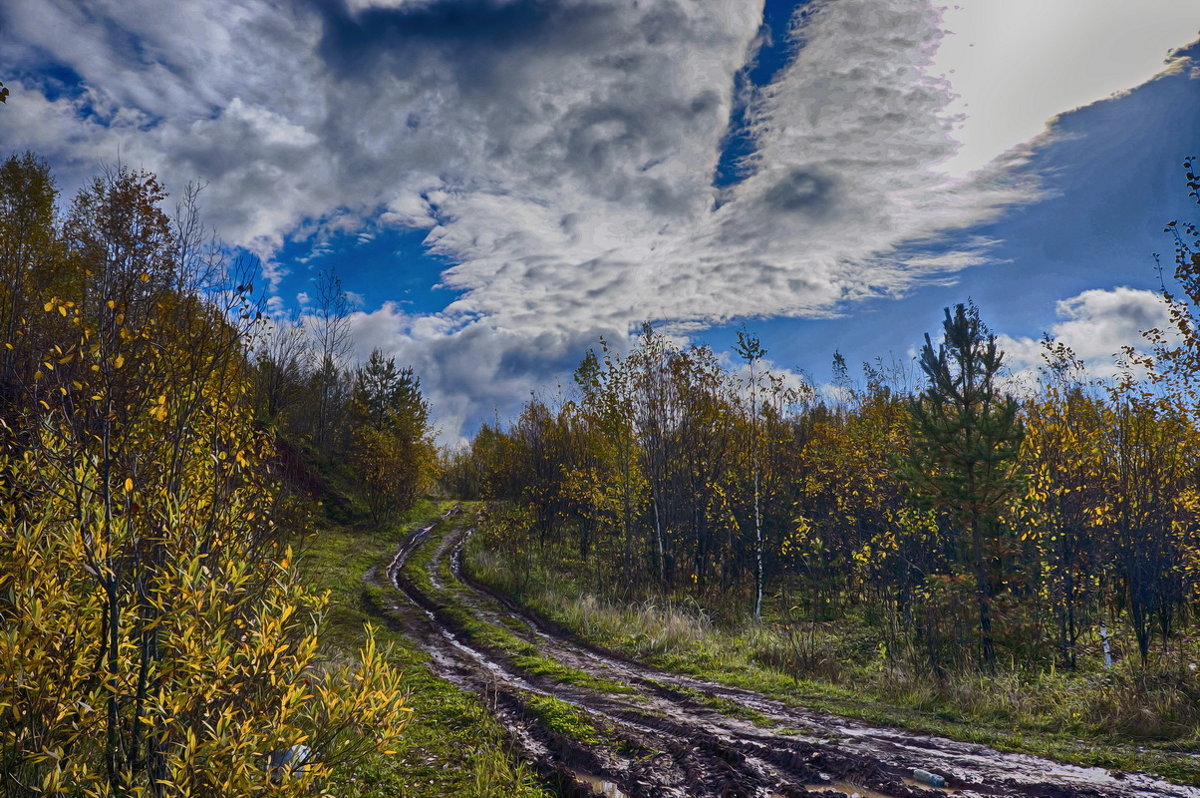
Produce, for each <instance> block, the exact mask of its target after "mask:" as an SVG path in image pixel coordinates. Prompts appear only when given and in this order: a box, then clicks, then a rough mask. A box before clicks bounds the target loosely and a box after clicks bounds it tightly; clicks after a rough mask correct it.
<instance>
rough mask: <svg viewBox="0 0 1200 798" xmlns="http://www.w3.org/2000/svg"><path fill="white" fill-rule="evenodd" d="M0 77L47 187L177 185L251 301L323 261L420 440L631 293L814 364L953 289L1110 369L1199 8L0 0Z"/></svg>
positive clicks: (1130, 305)
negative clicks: (426, 414) (419, 395)
mask: <svg viewBox="0 0 1200 798" xmlns="http://www.w3.org/2000/svg"><path fill="white" fill-rule="evenodd" d="M0 71H2V73H3V74H0V80H3V81H4V83H5V85H6V86H7V87H8V88H10V89H11V91H12V94H11V95H10V97H9V100H8V103H7V105H6V106H4V107H0V150H3V151H6V152H19V151H23V150H26V149H32V150H33V151H35V152H37V153H39V154H40V155H42V156H43V157H45V158H46V159H47V160H48V161H49V162H50V164H51V166H52V167H53V168H54V171H55V174H56V176H57V178H58V181H59V185H60V188H61V189H62V190H63V193H64V196H67V197H69V196H70V195H71V194H72V193H73V191H74V190H75V189H76V188H77V187H78V186H79V185H81V184H82V183H83V181H85V180H87V179H88V178H89V177H90V176H91V175H93V174H95V173H96V171H97V169H98V168H99V166H100V165H102V164H105V163H113V162H115V161H117V160H120V161H121V162H122V163H125V164H128V165H130V166H132V167H135V168H145V169H148V170H151V171H154V172H155V173H157V174H158V175H159V176H160V177H161V178H162V179H163V181H164V182H165V184H166V186H167V187H168V189H169V190H172V191H174V192H175V193H176V194H178V193H180V192H181V191H182V189H183V187H184V186H185V185H186V184H187V183H188V182H189V181H198V182H200V183H201V184H204V185H205V188H204V191H203V193H202V195H201V199H202V202H201V204H202V206H203V209H204V212H205V215H206V218H207V220H208V221H209V223H210V224H212V225H213V226H214V227H215V228H216V229H217V230H218V231H219V233H220V235H221V236H222V237H223V238H224V239H225V240H226V241H228V242H229V243H230V245H231V246H233V247H236V248H240V249H243V250H245V251H247V252H250V253H253V254H254V255H255V256H257V257H258V258H260V259H261V262H262V275H261V278H260V280H259V284H260V285H259V287H260V289H261V290H262V291H263V292H264V294H265V295H266V296H268V297H270V302H271V305H270V306H271V307H272V308H273V310H274V311H275V312H277V313H280V314H287V313H304V312H305V309H306V308H307V307H309V306H308V305H307V304H306V302H307V298H308V297H309V296H311V295H312V293H313V287H314V284H313V280H314V277H315V276H316V274H317V273H318V272H319V271H320V270H322V269H325V268H333V269H335V270H336V272H337V274H338V275H339V276H340V278H341V280H342V282H343V285H344V286H345V288H346V290H347V291H348V292H349V294H350V298H351V300H352V304H353V307H354V313H353V315H352V318H351V321H352V327H353V331H354V352H353V355H352V357H353V358H358V359H365V357H366V355H367V354H368V353H369V352H370V351H371V350H372V349H373V348H376V347H378V348H381V349H383V350H384V351H385V352H386V353H388V354H390V355H394V356H395V357H396V359H397V361H398V362H400V363H404V364H410V365H412V366H413V367H414V369H415V370H416V372H417V373H418V374H419V375H420V376H421V378H422V383H423V386H424V388H425V390H426V392H427V394H428V396H429V398H430V399H431V402H432V405H433V409H434V416H435V420H436V422H437V423H438V425H439V427H440V437H439V439H440V440H441V441H442V442H443V443H446V444H449V445H453V444H455V443H458V442H460V441H461V440H463V439H464V437H469V436H470V435H471V434H472V433H473V432H474V431H475V430H476V429H477V428H478V426H479V424H480V423H481V422H485V421H491V420H493V419H500V420H506V419H508V418H511V417H512V416H513V415H514V414H515V413H516V412H517V411H518V410H519V408H520V405H521V403H522V402H523V401H524V400H525V399H527V398H528V397H529V395H530V393H531V392H553V391H554V390H555V386H557V385H559V384H563V383H565V382H569V375H570V372H571V371H572V369H573V368H574V366H575V365H576V364H577V363H578V361H579V359H580V358H581V357H582V355H583V354H584V352H585V351H586V349H587V348H588V347H589V346H593V345H595V344H596V342H597V341H598V340H599V339H600V338H601V337H603V338H604V339H605V340H606V341H608V342H610V344H611V345H613V346H615V347H617V348H618V349H620V348H622V347H625V346H628V345H629V342H630V340H631V339H630V335H631V332H632V331H635V330H636V329H637V328H638V327H640V325H641V323H642V322H643V321H650V322H652V323H653V324H654V325H655V326H656V327H657V328H659V329H661V330H663V331H664V332H666V333H668V334H670V335H672V336H675V337H676V338H678V339H679V340H681V341H692V342H696V343H700V344H706V345H710V346H712V347H713V348H714V349H716V350H717V351H718V352H728V350H729V348H730V347H731V345H732V343H733V341H734V338H735V333H736V330H737V329H739V328H740V327H741V326H742V325H745V326H746V327H747V328H748V329H750V330H751V331H752V332H754V333H756V334H757V335H758V336H759V337H760V338H761V339H762V341H763V344H764V345H765V347H766V349H767V350H768V355H767V356H768V358H769V359H770V360H771V361H772V363H773V364H774V366H775V367H776V368H779V369H782V370H788V371H792V372H796V373H799V374H802V375H804V376H806V377H807V378H808V379H809V380H810V381H811V382H813V383H815V384H817V385H820V384H822V383H824V382H827V381H828V380H829V379H830V370H829V363H830V361H831V358H832V355H833V352H834V351H835V350H836V351H839V352H841V353H842V354H843V355H844V356H845V357H846V359H847V360H848V361H849V362H850V363H851V364H858V363H861V362H863V361H871V360H874V359H875V358H877V357H880V358H884V359H885V360H891V359H897V360H898V361H900V362H908V361H909V360H910V359H911V357H912V354H913V353H914V351H915V349H916V348H917V347H918V346H919V344H920V343H921V341H922V336H923V334H924V333H925V332H936V330H937V329H938V326H939V323H940V319H941V316H942V308H944V307H946V306H948V305H952V304H954V303H957V302H962V301H965V300H967V299H968V298H970V299H972V300H973V301H975V302H976V303H977V304H978V305H979V307H980V309H981V312H982V315H983V318H984V320H985V321H986V322H987V323H988V324H989V325H990V327H991V328H992V329H993V330H995V331H996V332H997V334H999V335H1000V338H1001V342H1002V344H1003V346H1004V348H1005V349H1006V351H1007V352H1008V353H1009V358H1008V360H1009V364H1010V367H1011V368H1012V369H1013V370H1014V371H1017V372H1020V371H1021V370H1024V369H1029V368H1032V367H1034V366H1035V365H1036V363H1037V362H1038V359H1039V356H1038V345H1037V340H1038V339H1039V338H1040V337H1041V336H1042V335H1043V334H1044V333H1049V334H1051V335H1054V336H1057V337H1059V338H1060V339H1062V340H1064V341H1066V342H1068V343H1069V344H1071V345H1072V346H1073V347H1075V348H1076V350H1077V351H1078V353H1079V354H1080V355H1081V356H1084V357H1085V358H1086V359H1087V360H1088V362H1089V363H1090V364H1091V366H1092V368H1093V370H1094V371H1095V372H1096V373H1097V374H1100V375H1104V374H1106V373H1111V370H1112V368H1113V367H1112V359H1111V355H1112V353H1113V352H1115V351H1117V350H1118V349H1119V347H1120V346H1121V345H1123V344H1126V343H1134V342H1135V340H1136V338H1137V334H1138V331H1139V330H1141V329H1146V328H1148V327H1152V326H1155V325H1156V324H1158V323H1159V321H1160V320H1161V319H1162V308H1161V305H1160V304H1159V303H1158V301H1157V299H1156V297H1155V295H1154V293H1153V292H1154V289H1155V288H1156V286H1157V284H1158V283H1157V279H1158V278H1157V276H1156V273H1155V270H1154V263H1155V261H1154V253H1156V252H1159V253H1164V254H1166V255H1168V261H1169V253H1170V246H1171V245H1170V240H1169V238H1168V237H1167V236H1166V235H1165V234H1164V233H1163V227H1164V225H1165V224H1166V223H1167V222H1169V221H1170V220H1172V219H1185V218H1193V219H1195V218H1197V217H1200V208H1197V207H1196V205H1195V204H1194V202H1193V201H1192V200H1190V199H1189V198H1188V196H1187V190H1186V187H1185V185H1184V183H1185V181H1184V178H1183V169H1182V161H1183V159H1184V158H1185V157H1186V156H1189V155H1192V154H1200V6H1198V5H1197V4H1196V3H1195V2H1194V0H1139V2H1136V3H1135V2H1132V1H1131V0H960V1H959V3H957V4H954V3H949V2H946V1H945V0H811V2H791V1H789V2H781V1H778V0H767V2H765V3H764V2H761V0H758V1H755V0H291V1H290V2H278V1H277V0H193V1H192V2H188V3H171V4H164V3H162V2H161V0H7V2H5V3H4V4H3V5H2V6H0Z"/></svg>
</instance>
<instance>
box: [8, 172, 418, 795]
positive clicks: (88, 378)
mask: <svg viewBox="0 0 1200 798" xmlns="http://www.w3.org/2000/svg"><path fill="white" fill-rule="evenodd" d="M198 196H199V192H198V190H196V189H195V188H190V189H189V190H188V191H186V192H185V193H184V194H183V196H182V199H181V200H179V201H178V202H177V203H176V204H175V205H174V209H173V211H174V212H173V213H170V214H169V213H168V211H167V210H165V208H166V207H167V197H166V194H165V192H164V190H163V189H162V187H161V185H160V184H159V182H158V180H157V179H156V178H155V177H154V176H153V175H151V174H148V173H146V172H142V171H133V170H130V169H128V168H127V167H124V166H121V165H117V166H114V167H111V168H108V169H106V170H104V171H103V172H102V173H101V174H100V175H99V176H98V177H96V178H95V179H94V181H92V182H91V183H90V184H88V185H86V186H85V187H84V188H83V189H82V190H80V191H79V193H78V194H77V195H76V196H75V197H73V198H72V199H71V200H70V202H69V203H65V204H60V202H59V197H58V192H57V189H56V186H55V182H54V178H53V175H52V174H51V172H50V169H49V167H48V165H47V164H46V162H45V161H43V160H41V159H40V158H38V157H37V156H35V155H33V154H30V153H26V154H24V155H14V156H12V157H10V158H9V159H8V160H6V161H5V162H4V163H3V164H2V165H0V338H3V349H0V527H3V530H4V534H3V536H0V663H3V670H2V672H0V794H3V795H57V794H71V795H168V794H170V795H210V796H213V795H251V794H260V793H270V794H272V795H276V794H279V795H286V794H308V793H310V792H311V789H312V784H313V780H314V779H317V780H320V779H321V778H323V777H325V776H327V775H329V774H330V773H333V772H341V771H344V770H346V769H347V768H353V766H354V765H355V763H356V762H359V761H361V760H362V759H363V758H364V757H365V756H368V755H370V754H372V753H373V752H376V751H380V750H384V749H388V748H390V747H391V746H393V745H394V744H395V742H396V740H397V739H398V738H399V736H400V734H401V731H402V729H403V728H404V726H405V723H406V722H407V719H408V717H409V715H410V714H411V709H410V708H409V707H408V706H406V699H407V697H406V693H405V691H404V690H403V689H402V688H401V686H400V681H399V679H400V674H399V671H398V669H396V668H395V667H393V665H392V664H391V663H390V662H389V661H388V656H387V653H386V652H385V651H384V650H383V648H381V647H378V646H376V643H375V640H374V637H373V636H372V635H371V634H367V635H366V638H365V640H364V642H363V645H362V648H361V650H360V651H359V652H358V656H357V657H353V656H351V657H343V658H342V659H340V660H338V659H333V658H330V657H329V656H328V652H327V651H325V650H324V649H321V648H320V640H319V638H318V635H317V628H318V626H319V622H320V620H321V619H322V617H323V616H324V615H325V614H326V612H327V610H328V603H329V597H328V595H327V593H326V592H325V591H323V590H318V589H316V588H315V587H314V586H313V585H311V584H309V583H308V580H307V579H305V578H303V575H302V573H301V572H300V570H299V569H298V566H297V559H298V556H297V555H298V549H299V547H301V546H303V545H304V541H305V538H306V535H307V534H308V533H310V532H311V531H313V530H314V529H315V523H316V521H315V519H316V516H315V513H316V511H317V509H318V506H317V504H316V503H315V502H316V498H315V497H316V496H318V495H324V494H326V493H329V490H328V487H327V485H325V484H324V478H323V477H322V476H321V473H320V471H319V470H317V469H315V468H314V466H318V465H323V466H324V467H325V470H326V472H331V473H334V474H336V473H337V472H338V470H339V469H340V470H341V471H342V472H345V473H346V474H347V475H348V476H347V477H346V478H347V479H354V480H357V481H358V482H359V483H360V484H361V485H362V496H363V497H364V501H365V504H366V506H367V508H368V510H369V515H370V517H371V518H372V519H373V520H374V521H375V522H376V523H384V522H386V520H387V519H388V518H390V517H392V516H393V515H395V514H396V513H398V512H402V511H404V510H405V509H407V508H409V507H411V506H412V504H413V503H414V502H415V500H416V498H417V496H418V495H419V494H421V493H422V492H424V491H425V490H426V489H427V487H428V485H429V481H430V478H431V476H432V470H431V469H432V465H433V459H434V450H433V445H432V440H431V434H432V433H431V430H430V428H429V410H428V406H427V404H426V402H425V401H424V399H423V398H422V396H421V393H420V384H419V380H418V379H417V378H416V377H415V376H414V375H413V374H412V372H411V370H404V369H397V368H396V365H395V363H394V361H392V360H390V359H385V358H384V357H383V356H382V355H381V354H380V353H374V354H373V355H372V356H371V357H370V359H369V360H368V361H367V362H366V363H365V364H362V365H361V366H360V367H358V368H353V369H349V370H348V369H347V368H346V367H345V366H344V364H345V363H346V362H347V357H346V355H347V347H348V345H349V342H348V340H347V332H348V330H347V326H346V324H347V322H346V310H345V296H344V293H343V292H342V291H341V288H340V285H339V284H338V281H337V279H336V277H334V276H333V275H331V274H325V275H323V276H322V278H321V280H320V282H319V287H320V299H319V303H318V305H317V306H316V307H314V309H313V312H312V314H311V315H310V316H309V317H307V318H304V319H300V318H293V319H290V320H288V319H283V320H280V319H272V318H270V317H268V316H267V315H265V314H264V312H263V309H262V302H261V300H260V299H259V298H257V297H256V295H255V293H254V291H253V288H252V285H251V283H252V279H253V278H254V275H255V270H256V268H257V267H256V264H254V263H253V262H252V261H251V260H249V259H246V258H236V257H233V256H231V255H230V254H229V249H228V248H227V247H226V246H224V245H223V244H222V243H221V242H220V241H219V240H217V239H215V238H214V237H213V236H212V234H211V233H210V231H208V230H207V229H206V228H205V227H204V225H203V223H202V221H201V219H200V216H199V212H198V204H197V198H198ZM334 495H335V497H336V494H334ZM341 510H342V511H345V508H341ZM338 511H339V507H337V506H335V507H331V508H330V512H332V513H336V512H338ZM294 549H297V551H294ZM316 751H319V752H320V753H319V756H318V755H315V754H314V755H312V756H310V754H312V752H316ZM264 763H268V764H266V766H264ZM270 763H273V764H270ZM300 775H303V778H300ZM293 776H296V778H294V779H293V778H292V777H293Z"/></svg>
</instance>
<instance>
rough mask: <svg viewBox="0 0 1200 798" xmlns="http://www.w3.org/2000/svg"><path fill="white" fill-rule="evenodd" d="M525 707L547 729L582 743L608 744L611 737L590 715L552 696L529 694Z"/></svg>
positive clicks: (611, 740) (610, 741) (611, 741)
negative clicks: (593, 722)
mask: <svg viewBox="0 0 1200 798" xmlns="http://www.w3.org/2000/svg"><path fill="white" fill-rule="evenodd" d="M525 708H526V710H528V711H529V713H530V714H531V715H533V716H535V717H536V718H537V719H538V720H539V721H540V722H541V723H542V724H543V725H544V726H546V727H547V728H548V729H551V730H553V731H556V732H558V733H559V734H561V735H563V736H564V737H570V738H571V739H572V740H577V741H578V742H581V743H583V744H584V745H609V744H611V743H613V739H612V738H611V737H610V736H609V735H607V734H605V733H604V732H602V731H600V730H599V729H597V728H596V727H595V725H593V724H592V721H591V717H590V716H589V715H588V714H587V712H585V711H584V710H582V709H580V708H579V707H577V706H573V705H571V704H568V703H567V702H566V701H562V700H560V699H558V698H555V697H554V696H549V695H534V694H529V695H527V696H526V698H525Z"/></svg>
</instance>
